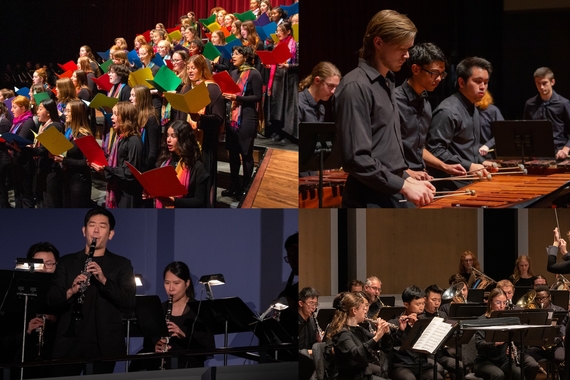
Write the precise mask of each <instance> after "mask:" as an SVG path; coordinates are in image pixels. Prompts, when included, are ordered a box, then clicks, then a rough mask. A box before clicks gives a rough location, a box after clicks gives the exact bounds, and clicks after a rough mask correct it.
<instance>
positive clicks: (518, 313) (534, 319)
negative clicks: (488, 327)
mask: <svg viewBox="0 0 570 380" xmlns="http://www.w3.org/2000/svg"><path fill="white" fill-rule="evenodd" d="M505 317H515V318H518V319H519V320H520V323H521V324H523V325H545V324H546V323H547V320H548V311H547V310H542V309H525V310H495V311H493V312H492V313H491V318H505Z"/></svg>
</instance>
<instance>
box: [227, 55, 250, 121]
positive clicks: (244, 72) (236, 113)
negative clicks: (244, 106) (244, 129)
mask: <svg viewBox="0 0 570 380" xmlns="http://www.w3.org/2000/svg"><path fill="white" fill-rule="evenodd" d="M250 70H255V68H254V67H252V66H249V65H247V64H243V65H241V66H240V68H239V71H240V75H239V79H238V81H237V85H238V87H239V88H240V90H241V94H240V95H241V96H245V92H246V91H247V81H248V79H249V73H250ZM240 125H241V103H240V102H238V101H237V100H234V101H233V102H232V120H231V122H230V126H231V127H232V129H233V130H234V131H238V130H239V127H240Z"/></svg>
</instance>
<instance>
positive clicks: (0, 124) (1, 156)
mask: <svg viewBox="0 0 570 380" xmlns="http://www.w3.org/2000/svg"><path fill="white" fill-rule="evenodd" d="M11 127H12V122H11V121H10V119H8V118H7V117H0V133H6V132H9V131H10V128H11ZM11 167H12V156H11V155H10V153H9V152H8V147H7V146H6V144H0V208H9V207H10V203H9V202H8V189H7V188H6V181H7V180H8V177H9V176H10V174H11Z"/></svg>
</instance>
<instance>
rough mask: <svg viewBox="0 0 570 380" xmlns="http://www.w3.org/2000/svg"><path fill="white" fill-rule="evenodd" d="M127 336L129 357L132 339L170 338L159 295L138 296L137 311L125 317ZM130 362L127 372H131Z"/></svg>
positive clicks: (136, 298) (126, 365) (126, 366)
mask: <svg viewBox="0 0 570 380" xmlns="http://www.w3.org/2000/svg"><path fill="white" fill-rule="evenodd" d="M123 321H124V322H125V336H126V338H127V355H129V350H130V343H131V337H163V336H168V328H167V327H166V321H165V315H164V310H163V308H162V303H161V302H160V298H159V297H158V296H157V295H152V296H136V297H135V309H134V311H133V312H132V313H131V314H130V315H125V316H124V317H123ZM128 368H129V361H128V360H127V361H126V362H125V372H129V369H128Z"/></svg>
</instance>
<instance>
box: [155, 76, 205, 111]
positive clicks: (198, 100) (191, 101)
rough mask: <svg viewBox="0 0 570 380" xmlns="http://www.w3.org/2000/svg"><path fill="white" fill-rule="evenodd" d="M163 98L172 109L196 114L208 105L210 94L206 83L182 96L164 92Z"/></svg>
mask: <svg viewBox="0 0 570 380" xmlns="http://www.w3.org/2000/svg"><path fill="white" fill-rule="evenodd" d="M164 97H165V98H166V100H168V102H169V103H170V106H171V107H172V108H174V109H177V110H179V111H182V112H186V113H197V112H198V111H200V110H201V109H202V108H204V107H206V106H207V105H208V104H210V93H209V92H208V87H206V82H202V83H200V84H199V85H198V86H196V87H194V88H193V89H192V90H190V91H188V92H187V93H185V94H184V95H181V94H174V93H170V92H165V93H164Z"/></svg>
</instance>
